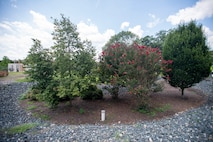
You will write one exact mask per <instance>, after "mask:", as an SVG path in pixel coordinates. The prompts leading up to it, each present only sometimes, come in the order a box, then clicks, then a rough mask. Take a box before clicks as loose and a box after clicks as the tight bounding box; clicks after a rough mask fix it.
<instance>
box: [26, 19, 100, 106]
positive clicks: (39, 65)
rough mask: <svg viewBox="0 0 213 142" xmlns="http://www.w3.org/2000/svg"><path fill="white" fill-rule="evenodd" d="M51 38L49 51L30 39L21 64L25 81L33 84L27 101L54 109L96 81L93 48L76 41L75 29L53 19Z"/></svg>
mask: <svg viewBox="0 0 213 142" xmlns="http://www.w3.org/2000/svg"><path fill="white" fill-rule="evenodd" d="M52 35H53V40H54V45H53V46H52V48H51V50H47V49H44V48H43V47H42V45H41V43H40V41H39V40H36V39H33V42H34V44H33V46H32V48H31V49H30V52H29V55H28V57H27V58H26V60H25V63H26V65H27V66H28V67H29V68H30V70H29V71H28V72H27V73H28V74H29V77H30V78H31V79H32V80H33V81H34V82H35V85H34V87H33V89H32V92H31V93H30V94H28V97H30V98H31V99H33V100H38V99H39V100H44V101H45V102H47V103H48V104H49V105H50V106H51V107H56V106H57V105H58V103H59V102H60V101H63V100H67V99H68V100H70V101H71V100H72V99H73V98H74V97H77V96H81V94H82V92H85V90H87V89H88V87H89V86H90V85H94V84H95V85H96V84H97V82H98V77H97V73H96V72H97V71H96V70H97V69H96V67H97V64H96V62H95V60H94V59H93V57H94V55H95V48H94V47H93V46H92V44H91V42H90V41H87V40H86V41H81V40H80V38H79V33H78V32H77V27H76V25H74V24H73V23H71V21H70V20H69V19H68V18H66V17H64V15H61V19H59V20H58V19H54V31H53V33H52ZM35 90H38V91H39V92H38V93H37V92H35ZM36 94H39V95H36Z"/></svg>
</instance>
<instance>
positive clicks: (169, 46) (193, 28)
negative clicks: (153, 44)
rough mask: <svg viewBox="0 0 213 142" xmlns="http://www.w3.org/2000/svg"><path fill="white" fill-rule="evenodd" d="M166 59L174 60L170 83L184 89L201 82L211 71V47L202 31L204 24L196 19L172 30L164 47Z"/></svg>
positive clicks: (171, 66)
mask: <svg viewBox="0 0 213 142" xmlns="http://www.w3.org/2000/svg"><path fill="white" fill-rule="evenodd" d="M163 57H164V59H165V60H173V64H171V65H170V68H171V69H172V71H171V72H168V74H169V77H170V80H169V83H170V85H172V86H174V87H180V89H181V90H182V95H184V89H185V88H189V87H191V86H192V85H193V84H194V83H198V82H200V81H201V80H202V79H204V78H205V77H207V76H208V75H209V72H210V56H209V49H208V47H207V45H206V38H205V36H204V33H203V31H202V25H196V22H195V21H191V22H190V23H188V24H181V25H179V26H178V28H177V29H174V30H172V31H170V33H169V34H168V36H167V37H166V40H165V43H164V47H163Z"/></svg>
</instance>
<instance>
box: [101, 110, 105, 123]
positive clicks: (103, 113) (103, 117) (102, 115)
mask: <svg viewBox="0 0 213 142" xmlns="http://www.w3.org/2000/svg"><path fill="white" fill-rule="evenodd" d="M104 120H105V110H101V121H104Z"/></svg>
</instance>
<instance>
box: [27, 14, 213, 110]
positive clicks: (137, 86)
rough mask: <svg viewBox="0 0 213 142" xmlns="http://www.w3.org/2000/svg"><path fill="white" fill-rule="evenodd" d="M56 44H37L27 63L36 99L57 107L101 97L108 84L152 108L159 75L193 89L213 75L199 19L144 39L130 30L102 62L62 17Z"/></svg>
mask: <svg viewBox="0 0 213 142" xmlns="http://www.w3.org/2000/svg"><path fill="white" fill-rule="evenodd" d="M52 36H53V40H54V45H53V46H52V47H51V48H44V47H43V46H42V44H41V42H40V41H39V40H37V39H32V40H33V45H32V47H31V48H30V51H29V54H28V56H27V58H26V59H25V64H26V65H27V66H28V67H30V69H29V70H28V71H27V73H28V75H29V77H30V78H31V79H32V80H33V81H34V82H35V83H34V86H33V88H32V90H31V92H30V93H29V94H30V95H29V96H30V98H33V99H37V100H42V101H46V102H47V103H48V104H49V105H50V106H52V107H54V106H57V105H58V103H59V102H60V101H63V100H64V99H66V100H70V102H71V101H72V100H73V99H74V98H75V97H81V98H82V99H101V98H102V97H103V94H102V91H101V90H99V89H98V88H97V84H100V83H104V84H107V86H108V87H106V89H108V90H109V92H110V93H111V94H112V97H113V98H118V97H119V96H118V90H119V88H120V87H126V88H127V89H128V91H129V93H130V94H132V95H135V96H137V97H138V104H139V105H142V106H147V105H148V100H149V94H150V93H151V92H152V91H154V90H153V86H154V84H155V81H156V79H157V77H159V75H162V74H163V76H164V77H165V78H166V79H167V80H168V81H169V83H170V84H171V85H172V86H174V87H179V88H181V90H182V95H183V94H184V89H185V88H188V87H191V86H192V85H193V84H194V83H197V82H199V81H201V80H202V79H204V78H205V77H207V76H208V75H209V73H210V66H211V60H210V53H209V48H208V47H207V45H206V38H205V36H204V34H203V31H202V25H197V24H196V22H195V21H191V22H190V23H188V24H181V25H179V26H178V27H177V28H176V29H173V30H170V31H169V32H165V31H160V32H159V33H158V34H157V36H155V37H152V36H147V37H144V38H141V39H139V38H138V37H137V35H135V34H133V33H131V32H129V31H121V32H120V33H118V34H116V35H114V36H112V37H111V38H110V40H109V41H108V42H107V43H106V44H105V46H104V47H103V52H102V55H101V56H100V61H99V62H97V61H95V59H94V56H95V48H94V47H93V46H92V43H91V42H90V41H88V40H85V41H82V40H81V39H80V37H79V33H78V32H77V27H76V25H74V24H73V23H72V22H71V21H70V20H69V18H66V17H65V16H64V15H61V19H54V31H53V33H52Z"/></svg>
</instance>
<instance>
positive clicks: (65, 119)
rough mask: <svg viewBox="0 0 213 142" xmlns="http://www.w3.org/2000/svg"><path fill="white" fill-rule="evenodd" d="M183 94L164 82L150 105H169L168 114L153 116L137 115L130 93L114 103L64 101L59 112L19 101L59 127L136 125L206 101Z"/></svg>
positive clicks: (191, 93)
mask: <svg viewBox="0 0 213 142" xmlns="http://www.w3.org/2000/svg"><path fill="white" fill-rule="evenodd" d="M184 93H185V94H184V97H182V96H181V91H180V90H179V89H177V88H173V87H171V86H170V85H169V84H167V83H165V85H164V90H163V91H162V92H158V93H153V94H152V95H151V99H150V105H151V106H152V107H153V108H159V107H163V106H166V105H167V106H169V108H168V110H166V111H165V112H156V114H154V115H150V114H142V113H140V112H138V111H137V110H136V108H137V105H136V103H135V102H136V99H137V98H134V97H133V96H131V95H128V94H125V95H120V96H119V99H118V100H113V99H112V98H111V96H109V95H106V96H104V99H103V100H93V101H92V100H91V101H88V100H81V99H80V98H76V99H75V100H73V101H72V105H70V103H69V102H63V103H60V104H59V105H58V107H57V108H56V109H50V108H48V107H47V106H46V105H45V104H44V103H42V102H30V103H29V100H23V101H20V106H21V107H23V108H24V109H26V110H27V109H29V108H30V106H32V105H33V106H36V107H35V108H34V109H32V110H30V111H31V113H32V114H34V115H35V116H40V117H41V118H42V116H43V117H44V116H45V117H47V118H48V120H49V121H50V122H53V123H56V124H118V123H122V124H133V123H135V122H138V121H145V120H146V121H150V120H154V119H162V118H165V117H171V116H172V115H174V114H176V113H178V112H183V111H186V110H188V109H191V108H195V107H199V106H200V105H202V104H203V103H204V102H205V101H206V97H205V95H203V94H202V93H201V92H200V91H198V90H195V89H192V88H189V89H186V90H185V91H184ZM102 109H104V110H105V111H106V120H105V121H104V122H102V121H100V117H101V110H102ZM27 111H29V110H27Z"/></svg>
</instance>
